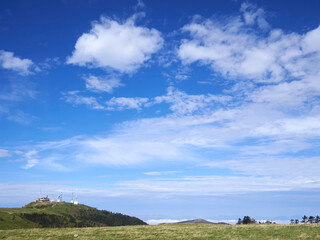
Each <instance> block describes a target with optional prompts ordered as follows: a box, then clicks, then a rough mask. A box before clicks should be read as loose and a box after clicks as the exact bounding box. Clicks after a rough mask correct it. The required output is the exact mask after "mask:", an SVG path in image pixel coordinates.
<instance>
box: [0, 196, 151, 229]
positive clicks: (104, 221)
mask: <svg viewBox="0 0 320 240" xmlns="http://www.w3.org/2000/svg"><path fill="white" fill-rule="evenodd" d="M125 225H146V223H145V222H143V221H142V220H140V219H138V218H136V217H131V216H127V215H123V214H121V213H112V212H109V211H105V210H98V209H96V208H93V207H89V206H86V205H83V204H79V205H75V204H72V203H66V202H59V203H58V202H53V203H51V202H40V203H35V202H32V203H29V204H27V205H26V206H24V207H22V208H0V229H17V228H41V227H49V228H50V227H52V228H53V227H58V228H61V227H104V226H125Z"/></svg>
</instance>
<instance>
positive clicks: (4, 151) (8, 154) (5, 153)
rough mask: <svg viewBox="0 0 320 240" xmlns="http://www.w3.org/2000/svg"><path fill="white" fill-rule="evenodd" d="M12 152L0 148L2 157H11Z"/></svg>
mask: <svg viewBox="0 0 320 240" xmlns="http://www.w3.org/2000/svg"><path fill="white" fill-rule="evenodd" d="M10 156H11V153H10V152H9V151H8V150H6V149H0V157H10Z"/></svg>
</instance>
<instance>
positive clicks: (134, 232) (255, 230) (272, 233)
mask: <svg viewBox="0 0 320 240" xmlns="http://www.w3.org/2000/svg"><path fill="white" fill-rule="evenodd" d="M75 234H77V235H78V237H77V238H76V239H97V240H98V239H127V240H131V239H132V240H133V239H135V240H136V239H148V240H152V239H170V240H174V239H180V240H181V239H219V240H223V239H238V240H241V239H243V240H244V239H246V240H250V239H252V240H253V239H254V240H256V239H259V240H265V239H279V240H280V239H281V240H295V239H312V240H316V239H320V225H318V224H314V225H242V226H237V225H211V224H165V225H157V226H125V227H101V228H61V229H53V228H50V229H48V228H42V229H26V230H21V229H19V230H0V239H17V240H18V239H26V240H28V239H75V237H74V235H75Z"/></svg>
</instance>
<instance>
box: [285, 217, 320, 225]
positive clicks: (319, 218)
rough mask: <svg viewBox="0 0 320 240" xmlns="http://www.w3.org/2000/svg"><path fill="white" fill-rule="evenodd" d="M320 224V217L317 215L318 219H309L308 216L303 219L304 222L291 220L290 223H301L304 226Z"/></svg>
mask: <svg viewBox="0 0 320 240" xmlns="http://www.w3.org/2000/svg"><path fill="white" fill-rule="evenodd" d="M319 222H320V217H319V216H318V215H317V216H316V217H314V216H309V217H307V216H306V215H304V216H303V217H302V220H301V221H299V219H291V220H290V223H291V224H299V223H303V224H306V223H311V224H312V223H319Z"/></svg>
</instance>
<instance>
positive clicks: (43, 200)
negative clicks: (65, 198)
mask: <svg viewBox="0 0 320 240" xmlns="http://www.w3.org/2000/svg"><path fill="white" fill-rule="evenodd" d="M34 201H35V202H50V199H49V198H48V196H46V197H38V198H36V199H35V200H34Z"/></svg>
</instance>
